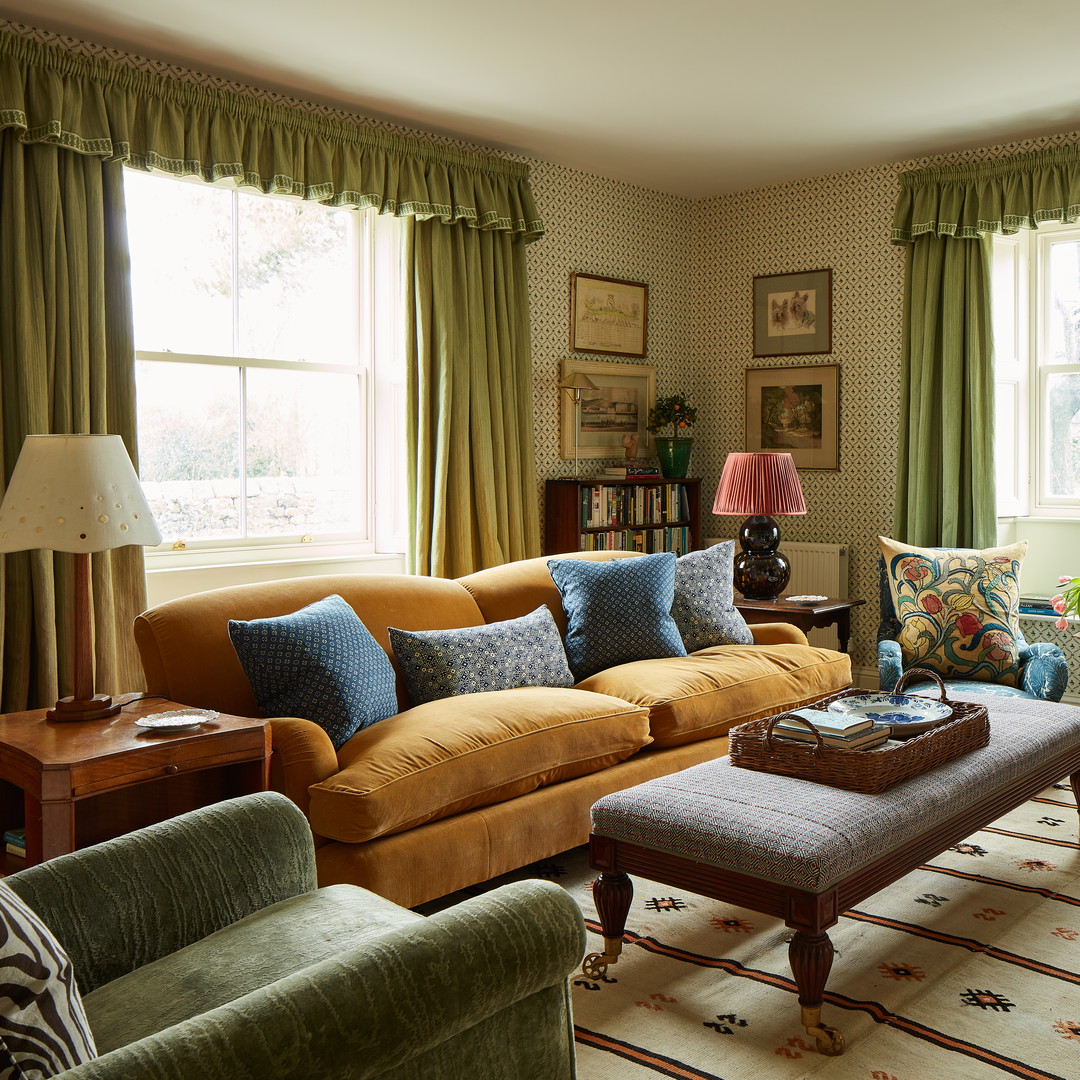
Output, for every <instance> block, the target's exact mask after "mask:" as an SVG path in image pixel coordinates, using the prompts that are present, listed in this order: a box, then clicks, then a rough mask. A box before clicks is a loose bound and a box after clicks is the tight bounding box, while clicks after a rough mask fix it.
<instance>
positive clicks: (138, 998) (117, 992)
mask: <svg viewBox="0 0 1080 1080" xmlns="http://www.w3.org/2000/svg"><path fill="white" fill-rule="evenodd" d="M420 918H421V916H419V915H417V914H415V913H414V912H411V911H409V910H408V909H406V908H402V907H399V906H398V905H397V904H394V903H392V902H391V901H389V900H385V899H383V897H381V896H376V895H375V894H374V893H371V892H368V891H367V890H366V889H361V888H357V887H356V886H355V885H331V886H328V887H327V888H325V889H319V890H318V891H316V892H310V893H303V894H301V895H300V896H294V897H290V898H289V899H287V900H281V901H279V902H278V903H276V904H272V905H271V906H270V907H267V908H263V909H262V910H261V911H257V912H255V913H254V914H253V915H248V916H247V917H246V918H243V919H240V920H239V921H238V922H235V923H233V924H232V925H231V926H227V927H225V928H224V929H223V930H218V931H217V932H216V933H213V934H210V935H209V936H208V937H205V938H203V939H202V940H201V941H197V942H195V944H193V945H188V946H187V947H185V948H183V949H179V950H178V951H176V952H174V953H170V954H169V955H168V956H164V957H162V958H161V959H160V960H155V961H153V962H152V963H150V964H146V965H145V966H144V967H141V968H137V969H136V970H135V971H132V972H130V973H129V974H127V975H121V976H120V978H118V979H114V980H113V981H112V982H110V983H106V984H105V985H104V986H101V987H98V989H97V990H94V991H92V992H91V993H89V994H87V995H86V997H85V999H84V1003H85V1006H86V1013H87V1017H88V1018H89V1021H90V1027H91V1029H92V1030H93V1032H94V1038H95V1040H96V1042H97V1046H98V1053H101V1054H104V1053H106V1052H108V1051H109V1050H115V1049H117V1048H118V1047H121V1046H126V1045H128V1043H132V1042H135V1041H137V1040H138V1039H142V1038H145V1037H146V1036H148V1035H153V1034H154V1033H155V1032H158V1031H162V1030H164V1029H165V1028H167V1027H171V1026H172V1025H173V1024H177V1023H179V1022H180V1021H181V1020H187V1019H189V1018H190V1017H193V1016H198V1015H199V1014H200V1013H204V1012H207V1011H208V1010H210V1009H214V1008H217V1007H218V1006H219V1005H225V1004H227V1003H228V1002H230V1001H233V1000H234V999H235V998H238V997H240V996H241V995H243V994H246V993H249V992H250V991H252V990H257V989H258V988H259V987H261V986H267V985H269V984H270V983H272V982H275V981H276V980H278V979H281V978H283V977H284V976H286V975H291V974H292V973H293V972H295V971H300V970H302V969H303V968H306V967H309V966H311V965H312V964H316V963H318V962H319V961H321V960H332V959H333V958H334V957H336V956H338V955H339V954H340V953H342V952H344V951H345V950H347V949H351V948H353V947H355V946H357V945H361V944H363V943H364V942H365V941H369V940H371V939H372V938H374V937H377V936H379V935H380V934H383V933H385V932H386V931H388V930H394V929H397V928H399V927H402V926H406V925H408V924H410V923H413V922H417V921H419V920H420ZM135 1005H137V1007H133V1006H135Z"/></svg>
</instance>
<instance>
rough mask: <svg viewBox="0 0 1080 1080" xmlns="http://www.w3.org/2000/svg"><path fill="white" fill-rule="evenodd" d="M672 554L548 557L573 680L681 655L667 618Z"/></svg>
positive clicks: (676, 635)
mask: <svg viewBox="0 0 1080 1080" xmlns="http://www.w3.org/2000/svg"><path fill="white" fill-rule="evenodd" d="M675 562H676V559H675V555H674V553H673V552H670V551H664V552H659V553H657V554H656V555H642V556H641V557H640V558H636V559H612V560H611V561H610V562H589V561H587V560H585V559H552V560H550V561H549V562H548V570H549V571H550V572H551V578H552V580H553V581H554V582H555V584H556V586H557V587H558V590H559V592H560V594H561V595H562V605H563V610H564V611H565V612H566V619H567V629H566V656H567V659H568V660H569V661H570V670H571V671H572V672H573V673H574V678H576V679H577V680H578V681H579V682H580V681H581V680H582V679H587V678H588V677H589V676H590V675H595V674H596V673H597V672H598V671H603V670H604V669H605V668H609V667H614V666H615V665H616V664H629V663H631V662H632V661H634V660H652V659H655V658H656V657H660V656H685V655H686V648H685V647H684V646H683V642H682V638H681V637H680V636H679V628H678V627H677V626H676V625H675V621H674V619H672V617H671V604H672V600H673V599H674V596H675Z"/></svg>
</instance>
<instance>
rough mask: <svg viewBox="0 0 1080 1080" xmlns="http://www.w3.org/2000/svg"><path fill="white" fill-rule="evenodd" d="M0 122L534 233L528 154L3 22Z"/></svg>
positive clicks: (335, 200) (330, 194) (146, 160)
mask: <svg viewBox="0 0 1080 1080" xmlns="http://www.w3.org/2000/svg"><path fill="white" fill-rule="evenodd" d="M0 127H4V128H17V129H19V130H20V135H19V138H20V140H21V141H22V142H25V143H51V144H56V145H62V146H65V147H67V148H68V149H71V150H74V151H77V152H79V153H83V154H89V155H96V156H99V157H101V158H104V159H107V160H112V161H121V162H123V163H124V164H126V165H130V166H132V167H134V168H137V169H147V170H148V169H156V170H161V171H163V172H165V173H168V174H170V175H173V176H198V177H200V178H201V179H202V180H205V181H215V180H220V179H223V178H226V177H229V178H232V179H233V180H234V181H235V182H236V183H237V184H238V185H243V186H246V187H252V188H256V189H258V190H259V191H262V192H263V193H265V194H284V195H294V196H298V197H300V198H302V199H307V200H312V201H316V202H321V203H325V204H327V205H329V206H341V207H358V208H367V207H375V208H376V209H377V210H378V211H379V212H380V213H386V214H394V215H396V216H398V217H411V216H415V217H423V218H438V219H440V220H442V221H443V222H445V223H447V224H451V223H455V222H464V223H466V224H467V225H468V226H471V227H473V228H478V229H492V230H498V231H503V232H509V233H513V234H516V235H519V236H521V237H522V238H523V239H525V240H534V239H536V238H538V237H539V236H541V235H542V234H543V231H544V226H543V222H542V221H541V220H540V215H539V213H538V212H537V209H536V205H535V203H534V202H533V197H532V191H531V189H530V187H529V168H528V166H527V165H525V164H523V163H521V162H516V161H510V160H507V159H504V158H499V157H494V156H488V155H485V154H482V153H470V152H468V151H462V150H456V149H452V148H449V147H446V146H442V145H439V144H436V143H429V142H426V141H425V140H423V139H417V138H411V137H409V136H404V135H397V134H393V133H390V132H385V131H381V130H379V129H376V128H374V127H369V126H364V125H363V124H362V123H360V122H358V123H356V124H352V123H348V122H346V121H341V120H335V119H334V118H332V117H328V116H325V115H320V114H316V113H311V112H308V111H306V110H305V109H303V108H294V107H290V106H289V105H286V104H281V103H277V102H267V101H264V100H260V99H258V98H256V97H254V96H251V97H249V96H246V95H244V94H237V93H233V92H230V91H228V90H223V89H218V88H216V87H213V86H207V85H203V84H197V83H193V82H189V81H185V80H183V79H178V78H169V77H167V76H164V75H159V74H157V73H155V72H148V71H144V70H140V69H136V68H133V67H130V66H128V65H126V64H122V63H117V62H115V61H113V60H111V59H108V58H105V57H87V56H83V55H80V54H76V53H73V52H70V51H68V50H66V49H64V48H61V47H55V46H51V45H44V44H41V43H40V42H37V41H32V40H29V39H27V38H23V37H19V36H18V35H16V34H13V33H11V32H0Z"/></svg>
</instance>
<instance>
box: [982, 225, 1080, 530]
mask: <svg viewBox="0 0 1080 1080" xmlns="http://www.w3.org/2000/svg"><path fill="white" fill-rule="evenodd" d="M993 314H994V351H995V365H996V380H995V381H996V386H995V391H996V434H995V439H996V457H997V480H998V496H999V513H1000V514H1002V515H1009V516H1013V515H1019V516H1027V517H1044V518H1055V517H1056V518H1070V517H1071V518H1075V517H1078V516H1080V228H1077V227H1076V226H1061V225H1043V226H1041V227H1040V228H1039V229H1038V230H1035V231H1024V232H1020V233H1018V234H1016V235H1015V236H1011V237H994V245H993Z"/></svg>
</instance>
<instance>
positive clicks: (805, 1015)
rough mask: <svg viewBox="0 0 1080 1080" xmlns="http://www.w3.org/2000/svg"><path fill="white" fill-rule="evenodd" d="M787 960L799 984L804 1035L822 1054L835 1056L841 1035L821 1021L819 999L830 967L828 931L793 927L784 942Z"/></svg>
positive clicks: (840, 1049) (841, 1047)
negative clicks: (812, 1040) (793, 933)
mask: <svg viewBox="0 0 1080 1080" xmlns="http://www.w3.org/2000/svg"><path fill="white" fill-rule="evenodd" d="M788 960H789V961H790V963H791V971H792V974H794V976H795V985H796V986H797V987H798V988H799V1005H800V1006H801V1007H802V1024H803V1027H805V1028H806V1033H807V1034H808V1035H813V1037H814V1038H815V1039H816V1040H817V1048H818V1050H820V1051H821V1053H823V1054H828V1055H829V1056H831V1057H835V1056H837V1055H838V1054H842V1053H843V1052H844V1036H843V1035H841V1034H840V1032H839V1031H837V1030H836V1028H834V1027H829V1026H828V1024H823V1023H822V1022H821V1003H822V1001H823V1000H824V998H825V982H826V980H827V979H828V977H829V970H830V969H831V968H832V961H833V944H832V942H831V941H830V940H829V935H828V934H804V933H803V932H802V931H801V930H796V931H795V936H794V937H793V938H792V939H791V943H790V945H789V946H788Z"/></svg>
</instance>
